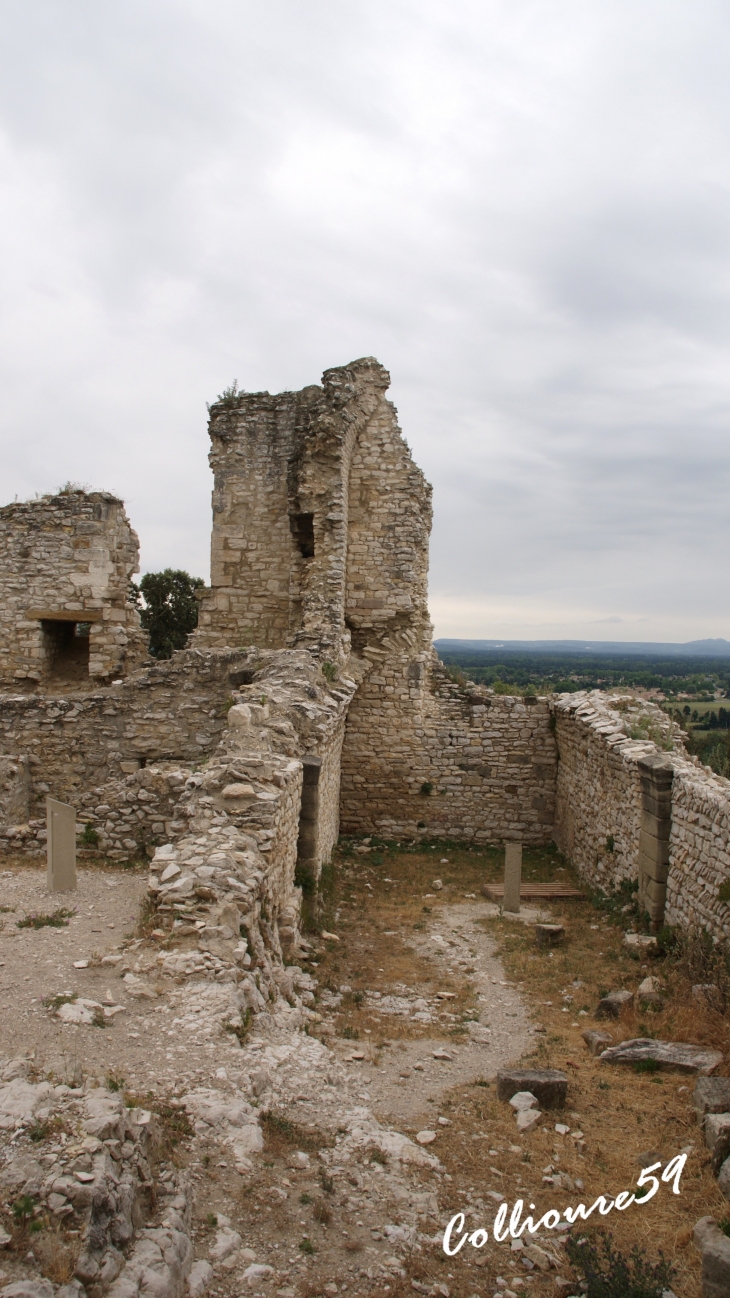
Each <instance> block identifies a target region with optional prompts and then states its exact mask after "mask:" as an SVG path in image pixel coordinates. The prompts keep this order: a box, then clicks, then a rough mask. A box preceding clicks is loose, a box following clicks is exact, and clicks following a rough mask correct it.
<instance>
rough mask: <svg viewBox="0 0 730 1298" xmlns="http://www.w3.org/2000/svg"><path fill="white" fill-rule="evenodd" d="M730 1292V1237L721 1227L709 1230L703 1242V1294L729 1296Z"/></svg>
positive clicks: (713, 1297) (714, 1297)
mask: <svg viewBox="0 0 730 1298" xmlns="http://www.w3.org/2000/svg"><path fill="white" fill-rule="evenodd" d="M729 1293H730V1239H728V1238H727V1236H726V1235H724V1234H723V1232H722V1231H721V1230H720V1229H719V1228H717V1227H716V1228H715V1229H714V1230H712V1229H711V1230H708V1231H707V1232H706V1233H705V1235H704V1239H703V1244H702V1296H703V1298H727V1295H728V1294H729Z"/></svg>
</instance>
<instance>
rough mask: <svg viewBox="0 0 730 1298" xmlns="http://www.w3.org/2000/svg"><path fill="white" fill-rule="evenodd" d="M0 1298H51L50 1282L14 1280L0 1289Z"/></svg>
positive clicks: (51, 1287)
mask: <svg viewBox="0 0 730 1298" xmlns="http://www.w3.org/2000/svg"><path fill="white" fill-rule="evenodd" d="M0 1298H53V1285H52V1284H51V1282H50V1280H42V1279H40V1278H39V1279H37V1280H16V1281H15V1283H14V1284H6V1285H5V1288H4V1289H0Z"/></svg>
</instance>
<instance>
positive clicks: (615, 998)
mask: <svg viewBox="0 0 730 1298" xmlns="http://www.w3.org/2000/svg"><path fill="white" fill-rule="evenodd" d="M633 1005H634V993H633V992H630V991H618V992H609V994H608V996H604V997H603V999H602V1000H600V1001H599V1002H598V1005H597V1007H596V1018H597V1019H620V1018H621V1015H622V1014H625V1013H627V1012H628V1010H630V1009H633Z"/></svg>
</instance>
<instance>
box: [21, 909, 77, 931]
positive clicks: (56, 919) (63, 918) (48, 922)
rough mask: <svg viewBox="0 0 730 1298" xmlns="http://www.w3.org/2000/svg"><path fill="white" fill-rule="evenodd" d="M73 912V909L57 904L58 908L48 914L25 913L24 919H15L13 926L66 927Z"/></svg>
mask: <svg viewBox="0 0 730 1298" xmlns="http://www.w3.org/2000/svg"><path fill="white" fill-rule="evenodd" d="M75 914H76V912H75V911H73V910H68V909H67V908H66V907H65V906H59V908H58V910H53V911H51V913H50V915H40V914H37V913H34V914H32V915H26V916H25V918H24V919H18V920H16V921H15V926H16V928H68V921H69V920H70V919H72V918H73V916H74V915H75Z"/></svg>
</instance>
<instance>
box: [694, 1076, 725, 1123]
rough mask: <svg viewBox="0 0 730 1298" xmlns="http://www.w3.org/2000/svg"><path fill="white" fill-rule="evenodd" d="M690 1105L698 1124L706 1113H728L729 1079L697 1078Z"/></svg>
mask: <svg viewBox="0 0 730 1298" xmlns="http://www.w3.org/2000/svg"><path fill="white" fill-rule="evenodd" d="M692 1103H693V1104H694V1107H695V1111H696V1113H697V1120H698V1122H701V1121H702V1119H703V1118H704V1116H705V1114H706V1113H730V1077H698V1078H697V1084H696V1086H695V1089H694V1095H693V1096H692Z"/></svg>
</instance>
